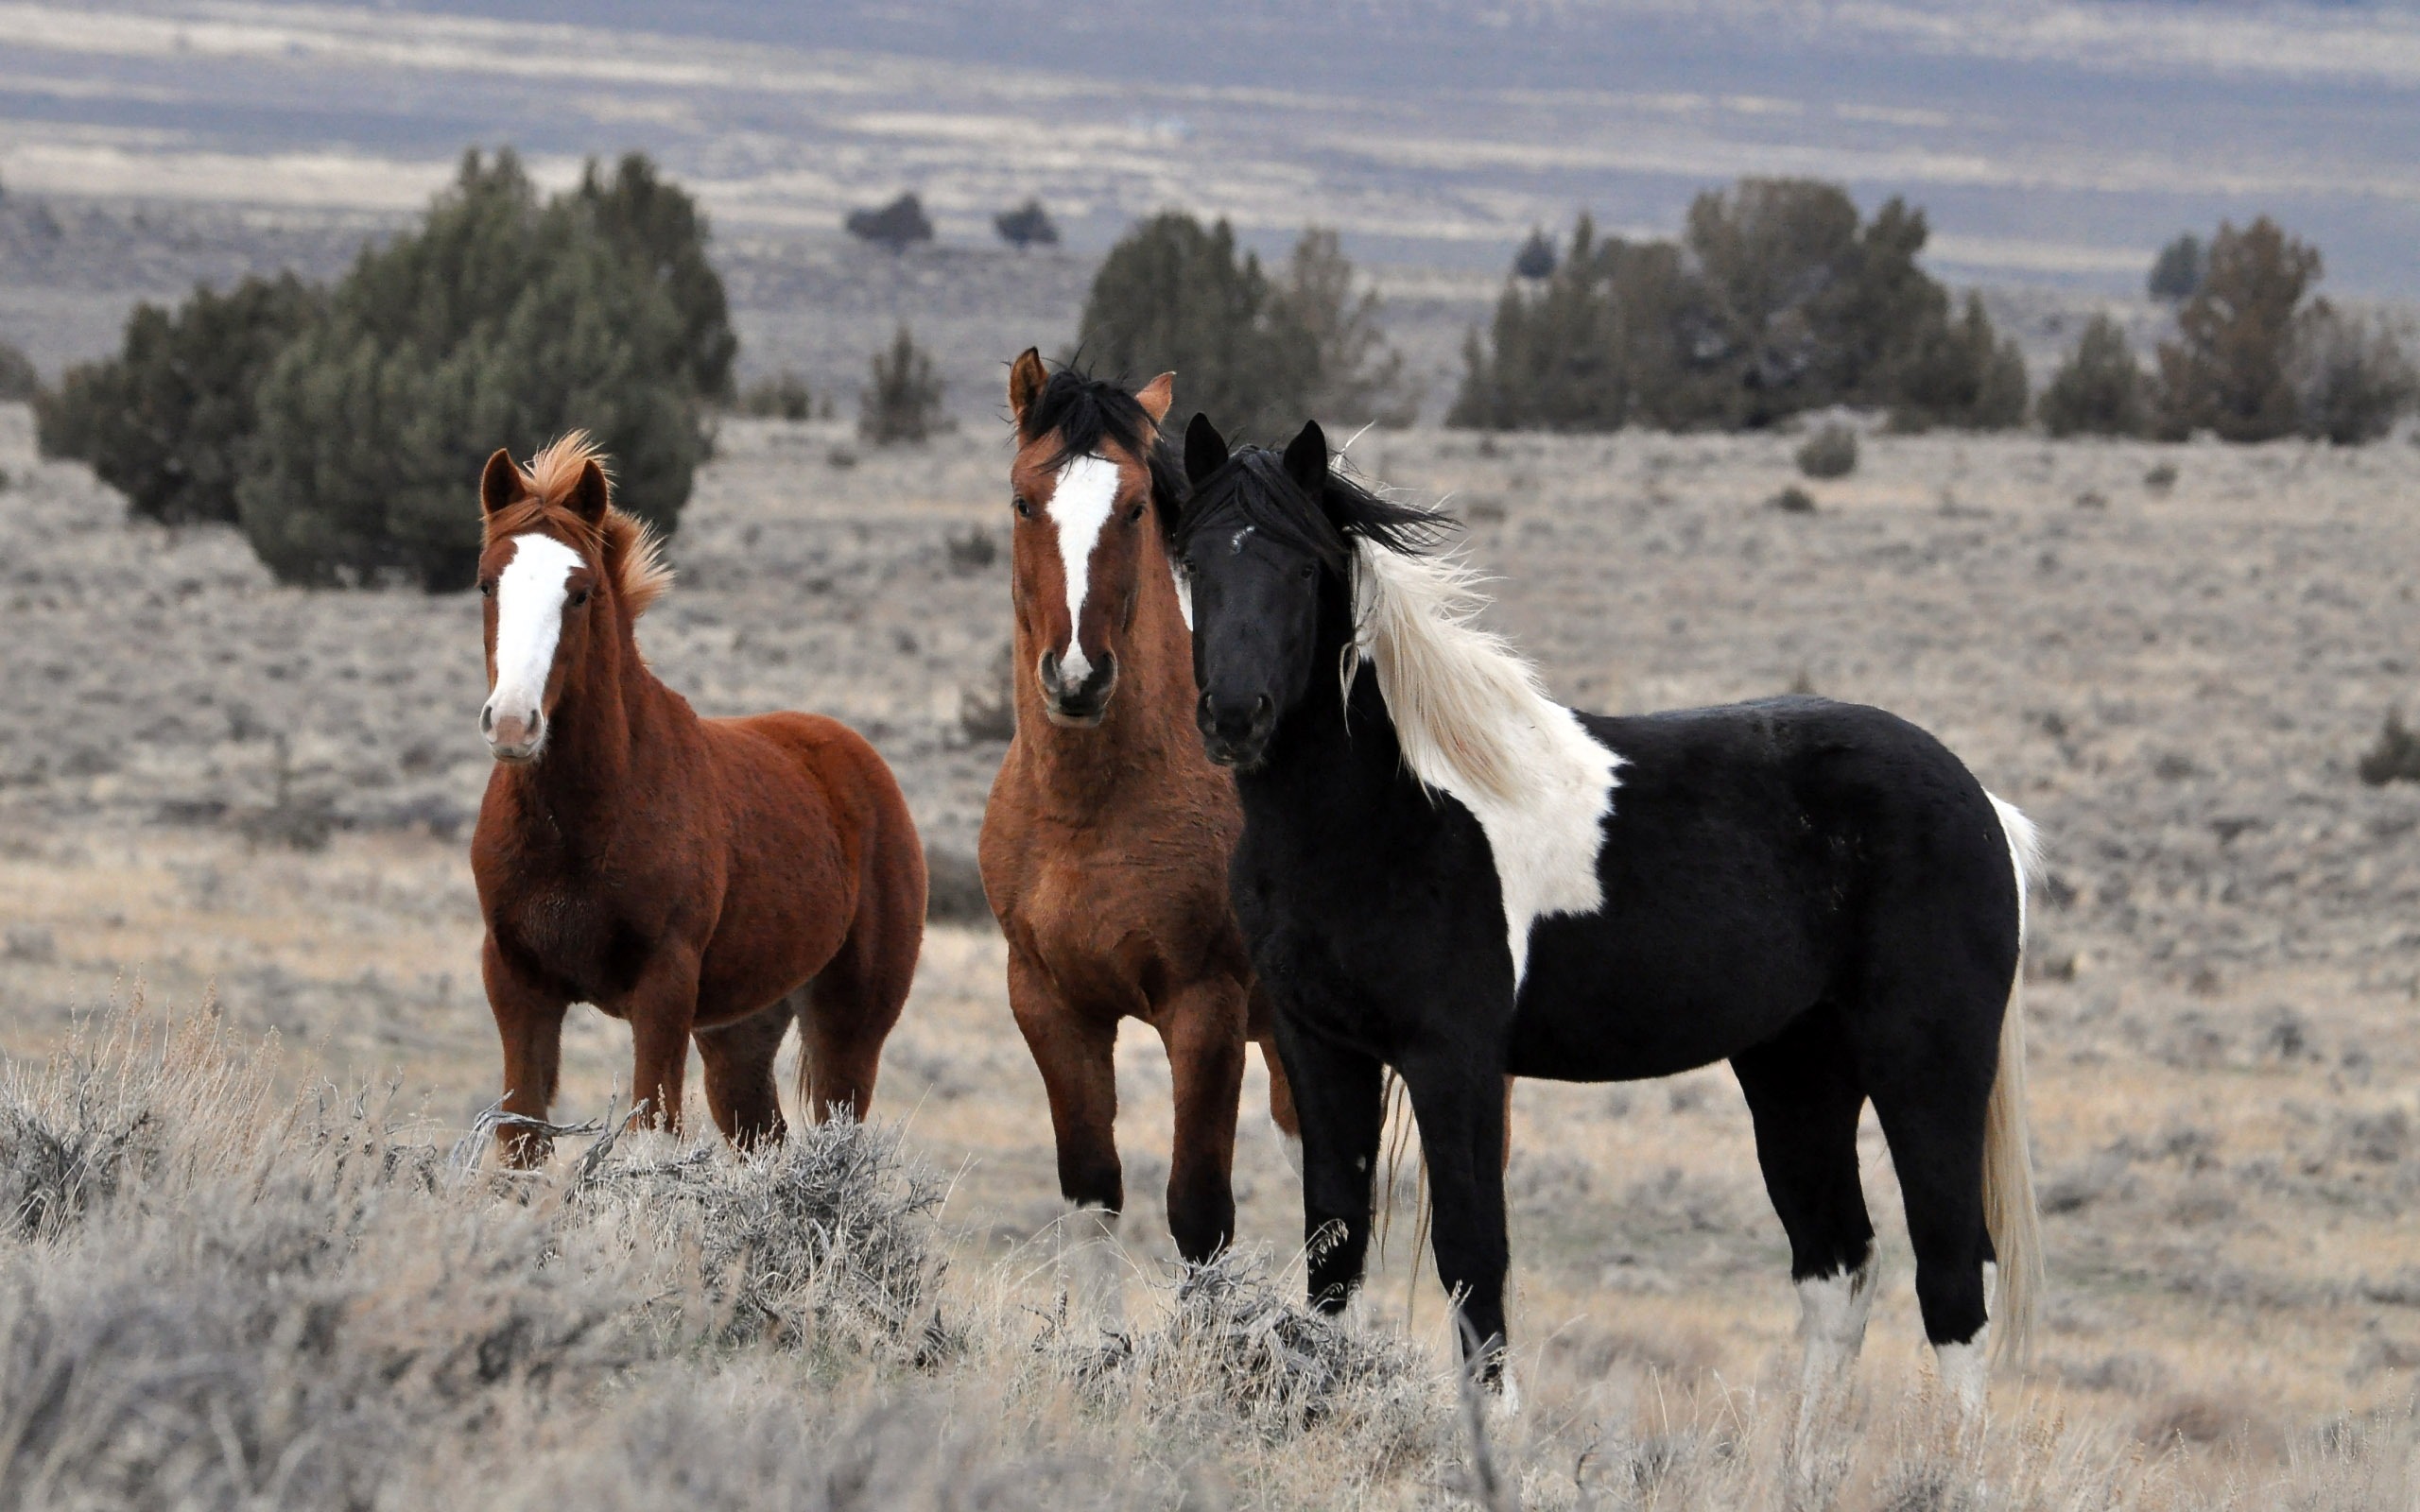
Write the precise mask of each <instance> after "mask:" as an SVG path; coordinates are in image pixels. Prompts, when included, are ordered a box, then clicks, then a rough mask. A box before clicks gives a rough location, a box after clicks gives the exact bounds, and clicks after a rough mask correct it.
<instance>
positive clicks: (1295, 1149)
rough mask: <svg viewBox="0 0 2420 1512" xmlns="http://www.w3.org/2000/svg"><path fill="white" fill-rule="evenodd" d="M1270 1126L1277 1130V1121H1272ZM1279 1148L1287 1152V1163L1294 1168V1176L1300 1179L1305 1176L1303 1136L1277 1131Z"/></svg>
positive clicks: (1282, 1130) (1281, 1130)
mask: <svg viewBox="0 0 2420 1512" xmlns="http://www.w3.org/2000/svg"><path fill="white" fill-rule="evenodd" d="M1269 1125H1270V1127H1271V1128H1276V1127H1277V1121H1276V1120H1275V1119H1273V1118H1272V1119H1271V1120H1270V1121H1269ZM1277 1147H1278V1148H1279V1149H1281V1150H1283V1151H1285V1152H1286V1163H1287V1164H1288V1165H1290V1166H1292V1167H1293V1168H1294V1175H1295V1177H1296V1178H1297V1179H1299V1178H1300V1177H1302V1174H1303V1136H1301V1135H1300V1134H1288V1133H1287V1132H1286V1131H1285V1130H1284V1129H1282V1128H1280V1129H1277Z"/></svg>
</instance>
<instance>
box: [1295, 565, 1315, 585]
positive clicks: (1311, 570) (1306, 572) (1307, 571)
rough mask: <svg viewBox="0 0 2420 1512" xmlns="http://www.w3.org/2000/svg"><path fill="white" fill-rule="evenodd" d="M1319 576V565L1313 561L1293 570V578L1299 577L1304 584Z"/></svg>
mask: <svg viewBox="0 0 2420 1512" xmlns="http://www.w3.org/2000/svg"><path fill="white" fill-rule="evenodd" d="M1319 575H1320V564H1319V563H1318V562H1315V561H1306V562H1305V563H1303V565H1301V566H1300V567H1297V568H1295V569H1294V576H1297V577H1300V578H1301V579H1302V580H1303V581H1305V582H1306V583H1307V582H1309V581H1310V580H1311V579H1312V578H1314V577H1317V576H1319Z"/></svg>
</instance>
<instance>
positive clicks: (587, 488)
mask: <svg viewBox="0 0 2420 1512" xmlns="http://www.w3.org/2000/svg"><path fill="white" fill-rule="evenodd" d="M603 464H604V458H603V457H602V456H600V455H598V454H597V452H596V449H595V448H593V447H592V446H590V445H589V443H588V438H587V437H586V436H585V435H583V434H582V433H580V432H579V431H574V432H572V433H571V434H570V435H568V436H565V437H563V438H562V439H561V440H558V441H556V442H555V443H554V444H553V445H551V446H549V447H547V448H546V449H545V450H544V451H543V452H540V453H539V454H538V455H536V456H535V457H533V458H531V459H530V462H529V465H528V466H527V468H522V467H518V466H515V465H514V463H513V460H512V457H511V455H510V454H509V453H507V452H505V451H503V450H501V449H499V450H498V451H497V452H496V454H495V455H493V456H491V457H489V458H488V465H487V470H486V471H485V472H482V473H481V474H480V476H479V508H480V511H481V515H482V520H481V524H482V530H483V538H482V541H481V546H480V550H479V593H480V595H481V596H482V597H483V598H484V599H485V604H484V606H483V608H484V611H485V619H486V622H487V661H488V699H487V702H486V704H485V705H483V706H482V707H481V708H480V710H479V733H480V734H482V735H485V736H486V737H487V742H488V748H489V750H491V751H493V753H494V755H495V758H496V760H498V761H504V762H532V761H536V760H537V759H538V756H539V753H540V752H541V751H543V750H544V748H545V745H546V732H547V729H548V727H549V725H550V724H551V722H552V721H553V719H554V716H555V711H556V708H557V706H558V705H559V704H560V703H561V701H562V696H563V689H564V685H565V682H566V680H567V679H569V678H570V676H571V675H572V672H573V669H576V668H578V667H579V666H581V665H582V664H583V663H584V662H586V660H587V658H588V656H589V654H590V650H591V647H592V645H594V644H595V643H596V641H598V640H599V639H602V638H606V637H611V636H614V635H617V634H619V633H620V632H621V630H622V628H623V624H624V622H625V621H626V620H628V619H635V618H636V617H637V615H638V614H639V613H640V612H642V611H643V610H645V609H646V608H647V606H648V603H650V602H652V601H653V600H654V598H655V597H656V595H658V594H659V593H662V592H663V591H664V589H665V587H666V585H667V584H668V583H669V581H670V574H669V572H668V571H666V569H665V568H664V566H663V565H662V564H661V563H660V562H659V561H658V560H657V558H656V549H655V541H654V538H653V536H652V535H651V534H650V533H649V532H648V529H647V527H646V526H645V525H644V524H641V523H640V522H639V521H638V520H636V519H635V518H633V517H631V516H630V515H627V514H624V513H623V512H622V511H621V510H619V509H616V508H614V501H613V485H612V484H611V482H610V481H609V480H608V479H607V477H606V475H605V469H604V465H603ZM617 616H618V617H617Z"/></svg>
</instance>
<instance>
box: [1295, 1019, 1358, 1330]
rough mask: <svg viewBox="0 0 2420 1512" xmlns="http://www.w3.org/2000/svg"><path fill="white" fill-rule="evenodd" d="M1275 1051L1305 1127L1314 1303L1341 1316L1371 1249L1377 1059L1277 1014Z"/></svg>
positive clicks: (1306, 1231) (1306, 1232) (1306, 1223)
mask: <svg viewBox="0 0 2420 1512" xmlns="http://www.w3.org/2000/svg"><path fill="white" fill-rule="evenodd" d="M1276 1018H1277V1023H1276V1028H1277V1049H1278V1055H1279V1057H1280V1058H1281V1059H1283V1060H1284V1061H1285V1063H1286V1079H1287V1082H1288V1084H1289V1085H1290V1086H1291V1087H1292V1089H1293V1093H1294V1111H1295V1115H1296V1116H1297V1117H1298V1118H1299V1119H1301V1121H1302V1125H1303V1238H1304V1240H1305V1243H1306V1244H1307V1245H1308V1246H1310V1251H1311V1254H1310V1294H1311V1305H1312V1306H1314V1307H1316V1308H1318V1309H1320V1310H1321V1311H1322V1312H1325V1313H1337V1312H1341V1311H1342V1310H1343V1308H1344V1304H1345V1303H1346V1301H1348V1300H1349V1299H1350V1298H1351V1297H1352V1295H1353V1293H1354V1291H1355V1290H1356V1289H1357V1288H1358V1287H1359V1286H1360V1284H1361V1273H1362V1270H1363V1268H1364V1266H1365V1265H1366V1263H1367V1262H1368V1257H1369V1250H1370V1182H1371V1178H1372V1177H1373V1176H1374V1173H1375V1169H1376V1166H1377V1163H1378V1134H1379V1125H1380V1122H1381V1119H1382V1116H1383V1103H1382V1099H1381V1091H1380V1089H1381V1082H1380V1077H1379V1066H1378V1060H1377V1057H1374V1056H1368V1055H1364V1054H1362V1053H1361V1052H1360V1051H1357V1050H1354V1049H1350V1048H1348V1047H1346V1046H1343V1045H1340V1044H1338V1043H1336V1042H1335V1041H1334V1040H1327V1039H1324V1038H1322V1037H1321V1036H1320V1035H1319V1034H1318V1033H1316V1032H1315V1031H1312V1030H1309V1029H1305V1028H1304V1027H1302V1026H1301V1025H1300V1024H1298V1023H1297V1022H1295V1021H1294V1018H1293V1016H1292V1015H1290V1014H1288V1013H1286V1012H1283V1011H1281V1012H1279V1013H1278V1014H1277V1016H1276Z"/></svg>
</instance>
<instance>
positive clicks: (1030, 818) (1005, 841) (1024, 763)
mask: <svg viewBox="0 0 2420 1512" xmlns="http://www.w3.org/2000/svg"><path fill="white" fill-rule="evenodd" d="M1173 382H1174V375H1173V374H1168V373H1163V374H1161V375H1160V376H1159V377H1158V378H1156V379H1154V380H1153V381H1152V382H1150V384H1147V385H1145V386H1144V387H1143V388H1142V389H1141V391H1140V392H1137V393H1128V392H1127V391H1126V390H1125V389H1123V388H1121V387H1117V386H1116V385H1114V384H1111V383H1108V382H1105V381H1103V380H1100V379H1096V378H1093V377H1090V376H1087V375H1085V374H1082V373H1080V372H1077V371H1074V370H1072V369H1060V370H1059V371H1057V372H1055V373H1054V372H1050V371H1048V370H1047V369H1046V368H1045V367H1044V364H1043V361H1042V357H1041V354H1040V353H1039V352H1034V351H1033V350H1031V349H1028V350H1027V351H1026V352H1025V353H1024V354H1023V355H1021V356H1019V357H1018V358H1017V359H1016V361H1015V363H1014V364H1012V365H1011V368H1010V370H1009V407H1010V410H1011V414H1012V416H1013V418H1014V423H1015V426H1016V431H1015V435H1016V455H1015V459H1014V461H1013V462H1012V463H1011V467H1010V472H1009V486H1010V509H1011V520H1012V525H1011V565H1012V568H1013V572H1012V585H1011V600H1012V603H1013V607H1014V613H1015V643H1016V650H1015V674H1014V676H1015V709H1016V733H1015V736H1014V738H1013V739H1012V740H1011V742H1010V745H1009V751H1008V755H1007V757H1006V759H1005V760H1003V761H1002V763H1001V765H1000V772H999V776H998V778H997V779H996V780H995V781H994V782H993V784H992V795H991V799H990V801H989V802H988V803H987V804H986V805H985V807H984V810H983V833H982V839H981V842H980V845H979V847H978V859H979V862H980V865H981V868H982V872H983V890H984V893H985V895H986V896H987V897H988V898H989V900H990V902H991V904H992V911H993V913H994V915H995V916H997V917H998V919H999V920H1000V928H1001V931H1002V933H1003V934H1004V935H1005V936H1006V937H1007V940H1008V954H1009V961H1008V987H1009V1006H1010V1008H1011V1011H1012V1012H1013V1013H1014V1015H1015V1017H1016V1022H1017V1028H1018V1029H1019V1030H1020V1031H1021V1032H1022V1033H1023V1034H1024V1036H1025V1041H1026V1045H1027V1047H1028V1048H1029V1049H1030V1050H1031V1051H1032V1052H1033V1059H1034V1064H1035V1065H1036V1066H1037V1067H1039V1068H1040V1069H1041V1072H1042V1079H1043V1085H1044V1089H1045V1091H1046V1092H1047V1094H1048V1096H1049V1100H1050V1123H1051V1130H1052V1133H1053V1135H1054V1137H1055V1140H1056V1143H1057V1145H1058V1156H1059V1189H1060V1192H1061V1194H1063V1196H1064V1197H1065V1198H1066V1199H1067V1201H1068V1202H1069V1203H1070V1204H1072V1205H1073V1206H1075V1207H1076V1208H1077V1209H1079V1210H1083V1209H1095V1210H1098V1212H1099V1214H1100V1217H1101V1218H1102V1219H1103V1220H1104V1221H1105V1222H1106V1224H1107V1225H1108V1226H1109V1227H1110V1228H1111V1229H1113V1230H1114V1229H1115V1225H1116V1223H1117V1220H1118V1216H1119V1215H1120V1214H1121V1213H1122V1212H1123V1211H1124V1209H1125V1206H1126V1189H1125V1176H1124V1172H1123V1170H1122V1168H1121V1166H1120V1164H1119V1161H1118V1156H1117V1142H1116V1132H1115V1122H1116V1117H1117V1073H1116V1065H1115V1047H1116V1042H1117V1030H1118V1025H1119V1023H1120V1022H1121V1021H1123V1020H1126V1019H1139V1020H1141V1021H1142V1022H1145V1023H1148V1024H1150V1026H1151V1027H1152V1028H1153V1029H1154V1030H1156V1031H1158V1033H1159V1036H1160V1039H1161V1041H1162V1043H1163V1044H1164V1045H1165V1046H1166V1047H1167V1057H1168V1074H1169V1077H1170V1079H1171V1081H1172V1083H1173V1089H1174V1092H1175V1101H1176V1130H1175V1142H1174V1145H1173V1158H1172V1159H1171V1160H1170V1161H1169V1167H1168V1186H1167V1213H1168V1230H1169V1233H1170V1234H1171V1236H1172V1237H1173V1238H1174V1239H1175V1241H1176V1246H1177V1250H1178V1252H1179V1253H1180V1254H1182V1255H1183V1256H1184V1258H1185V1259H1186V1260H1187V1261H1191V1262H1196V1263H1199V1262H1201V1261H1205V1260H1208V1259H1209V1258H1210V1257H1211V1256H1212V1255H1214V1254H1216V1253H1217V1252H1218V1251H1219V1248H1220V1247H1221V1246H1224V1245H1226V1244H1227V1242H1228V1241H1229V1240H1230V1239H1231V1238H1232V1237H1233V1235H1234V1232H1235V1221H1236V1202H1235V1195H1234V1190H1233V1174H1234V1165H1235V1142H1236V1103H1237V1101H1238V1099H1239V1097H1240V1095H1241V1091H1242V1086H1243V1072H1244V1043H1245V1041H1246V1040H1248V1039H1250V1040H1257V1041H1258V1042H1259V1044H1260V1046H1261V1053H1262V1057H1263V1058H1264V1059H1265V1060H1266V1061H1267V1063H1268V1066H1269V1079H1270V1116H1271V1119H1272V1120H1273V1121H1274V1122H1275V1123H1276V1125H1278V1128H1279V1131H1280V1133H1281V1134H1282V1135H1284V1136H1286V1137H1287V1138H1288V1143H1289V1145H1290V1143H1291V1142H1292V1136H1293V1134H1294V1118H1293V1110H1292V1104H1291V1099H1290V1098H1289V1097H1288V1093H1287V1091H1286V1077H1285V1073H1284V1071H1283V1069H1282V1068H1281V1066H1280V1065H1279V1062H1278V1058H1277V1056H1276V1053H1275V1049H1274V1046H1273V1045H1272V1044H1271V1040H1270V1039H1269V1035H1270V1027H1269V1013H1268V1008H1267V1005H1266V1003H1265V1001H1264V1000H1263V999H1262V998H1260V997H1259V996H1258V995H1257V994H1256V993H1254V992H1253V988H1252V967H1251V960H1250V956H1249V954H1248V953H1247V952H1246V951H1245V949H1244V940H1243V935H1242V933H1241V931H1239V930H1238V929H1237V928H1236V919H1235V915H1234V912H1233V910H1231V909H1230V908H1229V906H1228V903H1227V859H1228V857H1229V855H1230V854H1232V853H1233V851H1234V850H1235V845H1236V837H1237V835H1238V834H1240V833H1242V829H1243V817H1242V815H1241V813H1240V812H1239V811H1238V809H1237V808H1236V791H1235V783H1234V782H1233V781H1232V780H1230V779H1229V777H1228V776H1227V774H1226V773H1225V772H1223V771H1220V770H1219V768H1218V767H1216V766H1214V765H1211V764H1210V762H1209V760H1208V759H1207V758H1206V757H1205V756H1204V755H1203V753H1202V749H1201V737H1200V736H1199V735H1197V734H1196V733H1195V732H1194V729H1193V705H1194V686H1193V670H1192V668H1193V662H1192V646H1191V642H1190V639H1189V635H1190V632H1189V630H1188V627H1187V625H1188V620H1187V615H1188V610H1186V608H1185V605H1184V598H1183V595H1182V593H1180V592H1179V587H1178V583H1177V580H1176V576H1175V575H1174V573H1173V572H1172V571H1171V569H1170V568H1169V565H1168V555H1167V544H1166V535H1167V531H1168V530H1169V529H1171V528H1172V527H1173V525H1174V524H1175V519H1176V511H1177V507H1178V505H1179V497H1178V495H1179V492H1180V490H1181V489H1182V487H1183V483H1182V477H1183V474H1182V473H1181V472H1179V471H1178V469H1177V466H1176V461H1175V458H1174V457H1173V456H1172V455H1169V453H1168V452H1167V449H1166V448H1165V447H1164V446H1163V445H1162V444H1161V440H1160V435H1159V425H1160V421H1161V420H1162V419H1163V418H1164V417H1165V416H1166V415H1167V408H1168V403H1169V399H1170V396H1171V393H1172V385H1173Z"/></svg>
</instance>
